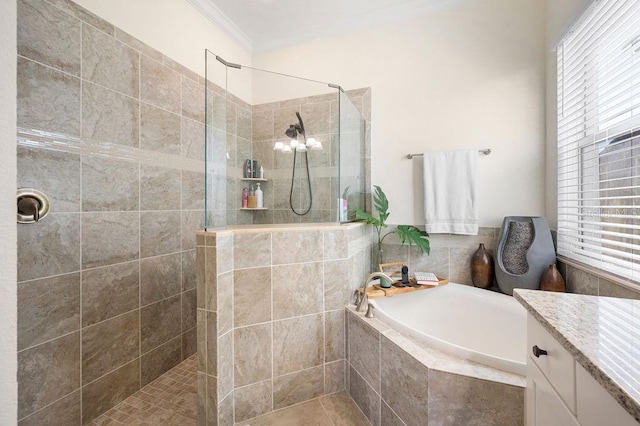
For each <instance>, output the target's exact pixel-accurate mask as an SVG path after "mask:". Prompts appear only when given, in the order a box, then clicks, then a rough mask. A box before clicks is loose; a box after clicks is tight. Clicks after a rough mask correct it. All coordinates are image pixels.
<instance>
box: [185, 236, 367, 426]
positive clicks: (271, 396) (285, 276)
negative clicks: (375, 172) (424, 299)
mask: <svg viewBox="0 0 640 426" xmlns="http://www.w3.org/2000/svg"><path fill="white" fill-rule="evenodd" d="M370 231H371V229H370V227H368V226H365V225H363V224H352V225H343V226H339V225H327V226H313V227H304V228H299V227H279V228H266V227H265V228H263V227H257V228H250V229H239V230H221V231H216V232H200V233H198V248H197V265H198V286H197V288H198V298H197V300H198V333H199V335H198V354H199V361H200V362H199V366H198V371H199V372H198V395H199V420H198V424H201V425H204V424H219V425H232V424H234V422H243V421H246V420H248V419H250V418H252V417H256V416H259V415H261V414H264V413H268V412H270V411H272V410H277V409H279V408H284V407H287V406H289V405H293V404H296V403H299V402H303V401H306V400H308V399H312V398H315V397H318V396H320V395H323V394H328V393H334V392H338V391H340V390H343V389H344V388H345V311H344V306H346V304H347V303H348V300H349V295H350V291H349V283H350V282H362V280H364V274H365V270H366V269H367V268H368V267H369V266H368V265H367V264H366V263H365V262H366V260H367V258H368V254H367V253H369V251H370V247H369V241H370Z"/></svg>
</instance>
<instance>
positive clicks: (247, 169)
mask: <svg viewBox="0 0 640 426" xmlns="http://www.w3.org/2000/svg"><path fill="white" fill-rule="evenodd" d="M251 175H252V171H251V160H250V159H248V158H247V159H246V161H245V162H244V177H245V178H247V179H248V178H250V177H251Z"/></svg>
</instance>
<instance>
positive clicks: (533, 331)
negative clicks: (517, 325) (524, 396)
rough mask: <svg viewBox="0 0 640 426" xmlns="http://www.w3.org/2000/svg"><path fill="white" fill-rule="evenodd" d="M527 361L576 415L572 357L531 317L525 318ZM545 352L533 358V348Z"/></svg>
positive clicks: (529, 315)
mask: <svg viewBox="0 0 640 426" xmlns="http://www.w3.org/2000/svg"><path fill="white" fill-rule="evenodd" d="M527 342H528V351H529V360H528V361H527V362H533V363H534V364H535V365H536V366H537V367H538V368H539V369H540V371H541V372H542V374H543V375H544V376H545V377H546V378H547V380H548V381H549V383H551V386H553V388H554V389H555V390H556V392H557V393H558V395H560V398H562V400H563V401H564V403H565V404H566V406H567V407H568V408H569V410H571V412H572V413H573V414H576V392H575V377H576V375H575V363H574V360H573V357H572V356H571V355H570V354H569V352H567V350H566V349H564V348H563V347H562V345H561V344H560V343H558V341H557V340H556V339H554V338H553V336H551V334H549V333H548V332H547V330H545V329H544V327H542V325H540V323H538V321H537V320H536V319H535V318H534V317H533V316H532V315H531V314H528V317H527ZM534 346H537V347H538V348H540V349H543V350H545V351H547V354H546V355H540V356H539V357H536V356H534V354H533V347H534Z"/></svg>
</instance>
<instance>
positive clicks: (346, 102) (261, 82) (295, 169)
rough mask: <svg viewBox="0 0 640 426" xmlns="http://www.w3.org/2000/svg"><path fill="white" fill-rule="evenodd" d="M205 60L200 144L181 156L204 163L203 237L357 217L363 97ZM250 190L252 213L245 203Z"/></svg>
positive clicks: (365, 93)
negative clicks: (229, 229)
mask: <svg viewBox="0 0 640 426" xmlns="http://www.w3.org/2000/svg"><path fill="white" fill-rule="evenodd" d="M205 57H206V75H207V79H206V82H205V91H204V99H202V102H203V103H204V104H205V105H206V110H205V129H204V132H203V133H204V134H205V144H204V150H202V146H203V145H202V144H201V143H200V144H197V143H196V141H194V144H193V145H192V146H191V148H190V150H192V153H191V155H192V156H193V158H194V159H195V158H205V159H206V169H205V174H206V185H205V188H204V194H203V199H204V201H205V210H206V217H205V229H209V228H214V227H221V226H226V225H250V224H284V223H317V222H347V221H349V220H352V219H353V217H352V216H350V213H349V212H350V211H351V210H352V209H353V208H355V207H360V208H363V209H364V208H365V200H366V197H365V193H366V191H367V188H368V187H369V186H370V172H369V170H370V159H369V158H368V157H369V154H368V153H369V152H370V150H369V149H368V146H369V145H370V141H369V134H370V133H369V132H367V128H369V127H370V114H371V113H370V111H371V108H370V104H371V91H370V89H369V88H365V89H356V90H345V89H343V88H342V87H340V85H339V84H338V83H339V82H335V83H334V82H332V83H327V82H321V81H317V80H311V79H307V78H301V77H296V76H291V75H286V74H283V73H279V72H272V71H265V70H260V69H256V68H252V67H248V66H244V65H238V64H233V63H230V62H228V61H226V60H225V59H223V58H221V57H219V56H217V55H215V54H214V53H212V52H210V51H207V52H206V54H205ZM227 59H228V58H227ZM261 170H262V174H261ZM258 184H259V185H260V191H262V199H263V203H262V205H261V207H257V205H256V204H253V203H251V201H253V200H252V199H251V197H252V195H253V194H252V193H254V192H257V191H256V190H257V187H258ZM243 193H244V194H243ZM256 197H257V196H256ZM247 198H248V200H247V201H248V202H247V201H243V199H247Z"/></svg>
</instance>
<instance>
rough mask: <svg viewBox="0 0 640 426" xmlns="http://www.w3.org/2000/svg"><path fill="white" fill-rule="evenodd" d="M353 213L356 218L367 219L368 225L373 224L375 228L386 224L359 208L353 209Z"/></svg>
mask: <svg viewBox="0 0 640 426" xmlns="http://www.w3.org/2000/svg"><path fill="white" fill-rule="evenodd" d="M354 213H355V215H356V219H364V220H366V221H367V223H368V224H369V225H373V226H375V227H376V228H378V229H379V228H381V227H383V226H386V225H385V224H384V223H382V222H381V221H380V220H379V219H377V218H375V217H373V216H371V215H370V214H369V213H367V212H364V211H362V210H360V209H354Z"/></svg>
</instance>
